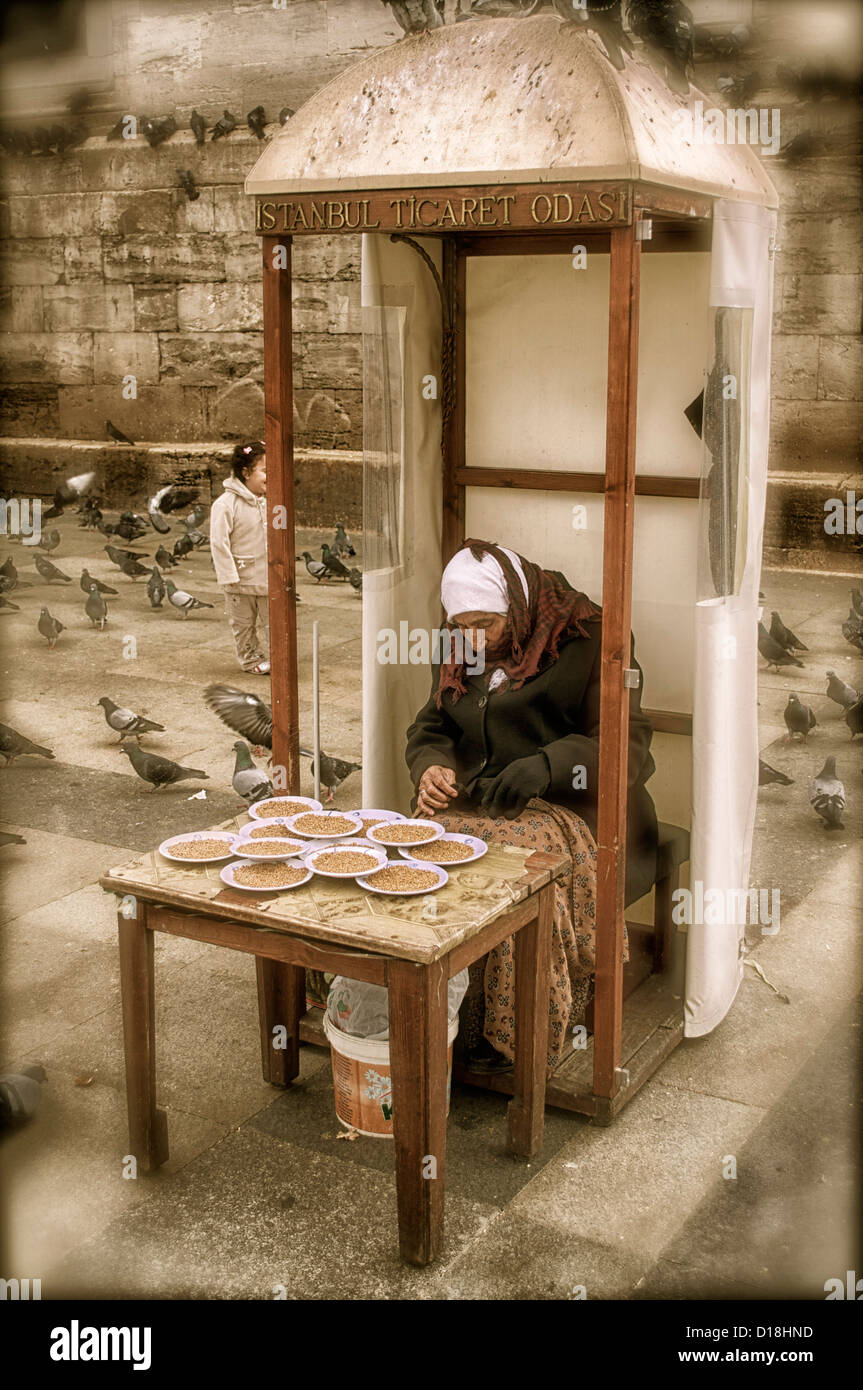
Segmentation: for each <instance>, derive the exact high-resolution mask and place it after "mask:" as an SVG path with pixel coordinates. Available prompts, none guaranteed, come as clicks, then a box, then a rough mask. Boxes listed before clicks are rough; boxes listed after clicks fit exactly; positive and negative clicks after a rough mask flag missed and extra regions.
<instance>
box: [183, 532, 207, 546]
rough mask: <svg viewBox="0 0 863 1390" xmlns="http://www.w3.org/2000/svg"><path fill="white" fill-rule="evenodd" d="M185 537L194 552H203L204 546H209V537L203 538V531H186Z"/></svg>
mask: <svg viewBox="0 0 863 1390" xmlns="http://www.w3.org/2000/svg"><path fill="white" fill-rule="evenodd" d="M186 535H187V536H188V538H189V540H190V541H191V542H192V545H193V546H194V547H195V549H196V550H203V548H204V546H205V545H209V544H210V538H209V536H205V535H204V533H203V531H187V532H186Z"/></svg>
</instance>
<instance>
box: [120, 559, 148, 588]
mask: <svg viewBox="0 0 863 1390" xmlns="http://www.w3.org/2000/svg"><path fill="white" fill-rule="evenodd" d="M120 569H121V570H122V571H123V573H124V574H126V575H128V576H129V578H130V579H131V580H132V583H133V584H134V582H135V580H136V579H140V578H141V575H142V574H146V573H147V566H146V565H142V564H141V563H140V561H138V560H131V559H130V558H129V557H128V556H126V558H125V559H124V560H121V562H120Z"/></svg>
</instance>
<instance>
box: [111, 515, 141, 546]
mask: <svg viewBox="0 0 863 1390" xmlns="http://www.w3.org/2000/svg"><path fill="white" fill-rule="evenodd" d="M146 534H147V527H146V526H142V525H141V523H140V522H138V521H136V520H135V519H134V518H132V517H128V516H121V517H120V520H119V521H118V522H117V524H116V526H115V527H114V535H115V536H119V537H120V540H121V541H129V542H135V541H139V540H140V539H141V537H142V536H145V535H146Z"/></svg>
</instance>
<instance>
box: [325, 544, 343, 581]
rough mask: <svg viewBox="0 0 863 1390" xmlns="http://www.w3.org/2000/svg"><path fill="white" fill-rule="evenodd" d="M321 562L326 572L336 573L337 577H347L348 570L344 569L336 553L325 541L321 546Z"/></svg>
mask: <svg viewBox="0 0 863 1390" xmlns="http://www.w3.org/2000/svg"><path fill="white" fill-rule="evenodd" d="M321 563H322V564H323V566H324V569H325V570H326V572H327V574H335V575H338V577H339V579H349V578H350V572H349V571H348V570H347V569H345V566H344V565H343V564H342V562H341V560H340V559H339V557H338V555H336V554H335V552H334V551H332V550H330V547H329V546H328V545H327V544H326V543H325V544H324V545H322V546H321Z"/></svg>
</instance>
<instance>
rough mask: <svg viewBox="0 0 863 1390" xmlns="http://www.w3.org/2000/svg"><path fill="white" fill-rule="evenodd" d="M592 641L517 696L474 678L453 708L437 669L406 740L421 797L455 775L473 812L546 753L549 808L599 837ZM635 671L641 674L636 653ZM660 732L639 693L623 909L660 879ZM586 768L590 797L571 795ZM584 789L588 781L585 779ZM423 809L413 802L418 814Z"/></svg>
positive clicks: (596, 678) (632, 704)
mask: <svg viewBox="0 0 863 1390" xmlns="http://www.w3.org/2000/svg"><path fill="white" fill-rule="evenodd" d="M584 626H585V628H586V630H587V632H588V636H587V637H578V636H575V637H569V638H564V639H563V640H562V641H561V644H560V651H559V655H558V658H557V660H556V661H554V662H553V663H552V664H551V665H550V666H548V667H547V668H546V669H545V670H544V671H540V672H539V673H538V674H537V675H535V676H532V677H531V678H530V679H529V680H527V681H525V683H524V685H523V686H522V687H521V689H520V690H514V691H513V690H504V691H500V690H498V691H492V692H491V694H489V693H488V690H487V677H485V676H468V677H467V678H466V681H465V684H466V686H467V690H466V693H465V694H464V695H462V697H461V699H459V700H458V701H457V702H456V703H455V704H454V703H453V701H452V692H451V691H446V692H445V694H444V697H443V701H442V704H441V708H440V709H439V710H438V709H437V708H436V706H435V692H436V690H437V685H438V676H439V670H440V668H439V667H438V666H433V668H432V693H431V695H430V697H429V700H428V702H427V703H426V704H425V705H424V706H423V708H422V709H421V710H420V712H419V714H418V715H417V717H416V719H415V720H414V722H413V724H411V726H410V728H409V729H408V731H407V747H406V749H405V759H406V761H407V765H408V768H409V769H410V774H411V780H412V781H413V784H414V787H417V786H418V785H419V781H420V778H421V777H422V775H423V773H424V772H425V771H426V769H427V768H429V767H433V766H435V765H440V766H442V767H450V768H453V769H454V770H455V773H456V776H457V780H458V781H459V782H460V783H461V784H462V786H463V787H464V788H465V793H466V796H459V797H458V798H456V797H453V799H452V802H451V803H450V805H451V808H452V809H453V810H458V809H459V808H460V807H461V808H464V807H465V806H467V805H469V804H476V803H477V802H478V801H479V798H480V797H481V796H482V794H483V793H484V791H485V789H486V788H487V786H488V784H489V781H490V779H492V778H494V777H496V776H497V775H498V774H499V773H500V772H502V771H503V770H504V768H505V767H507V766H508V765H509V764H510V763H512V762H514V761H515V760H516V759H517V758H526V757H530V756H532V755H535V754H537V753H539V752H540V751H541V752H543V753H544V754H545V756H546V759H547V761H548V765H549V768H550V769H551V782H550V783H549V786H548V789H547V790H546V791H545V792H544V793H543V797H544V799H545V800H546V801H549V802H551V803H553V804H559V805H562V806H569V807H571V808H572V810H574V811H575V812H576V813H577V814H578V815H580V816H581V817H582V818H583V820H584V821H585V822H586V823H587V825H589V826H590V829H591V832H592V834H593V835H594V836H595V835H596V799H597V787H598V781H599V690H600V666H601V658H602V625H601V621H600V620H599V619H594V620H591V621H588V622H586V623H585V624H584ZM630 665H631V666H635V667H636V668H637V669H639V670H640V669H641V668H640V667H638V663H637V662H636V661H635V655H634V646H633V648H632V653H631V660H630ZM652 737H653V729H652V727H651V724H650V720H649V719H648V718H647V716H646V715H644V714H642V712H641V685H639V687H638V689H635V690H631V691H630V696H629V784H628V786H629V790H628V801H627V807H628V814H627V842H626V902H627V904H629V903H631V902H635V901H636V899H638V898H640V897H642V896H643V895H644V894H645V893H647V892H649V891H650V889H651V887H652V886H653V883H654V880H655V878H656V839H657V825H656V810H655V808H654V805H653V800H652V798H651V796H650V793H649V792H648V790H647V787H646V785H645V783H646V782H647V781H648V779H649V778H650V777H651V776H652V775H653V773H654V771H655V770H656V769H655V764H654V761H653V758H652V757H651V754H650V741H651V738H652ZM579 765H581V766H583V767H584V768H586V788H585V789H584V790H580V791H574V790H573V785H572V784H573V770H574V768H575V767H577V766H579ZM581 780H584V779H583V778H582V779H581ZM415 806H416V797H414V799H413V801H412V802H411V809H414V808H415Z"/></svg>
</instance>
